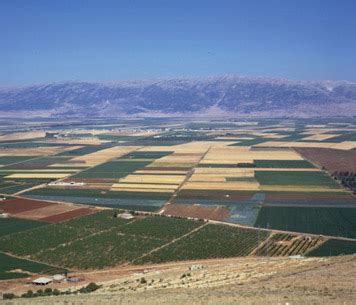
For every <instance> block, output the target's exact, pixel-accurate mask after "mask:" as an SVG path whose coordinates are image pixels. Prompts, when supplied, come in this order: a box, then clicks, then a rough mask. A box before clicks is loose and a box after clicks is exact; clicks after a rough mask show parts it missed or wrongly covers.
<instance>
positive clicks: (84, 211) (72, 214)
mask: <svg viewBox="0 0 356 305" xmlns="http://www.w3.org/2000/svg"><path fill="white" fill-rule="evenodd" d="M95 212H97V210H96V209H94V208H79V209H76V210H72V211H68V212H64V213H61V214H57V215H52V216H49V217H45V218H41V220H43V221H48V222H52V223H57V222H61V221H64V220H68V219H72V218H76V217H80V216H85V215H89V214H93V213H95Z"/></svg>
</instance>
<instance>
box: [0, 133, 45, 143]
mask: <svg viewBox="0 0 356 305" xmlns="http://www.w3.org/2000/svg"><path fill="white" fill-rule="evenodd" d="M45 135H46V133H45V132H44V131H28V132H11V133H6V134H0V141H14V140H29V139H36V138H43V137H44V136H45Z"/></svg>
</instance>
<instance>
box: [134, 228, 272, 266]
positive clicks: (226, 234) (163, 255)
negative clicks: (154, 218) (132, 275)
mask: <svg viewBox="0 0 356 305" xmlns="http://www.w3.org/2000/svg"><path fill="white" fill-rule="evenodd" d="M268 235H269V233H266V232H264V231H261V232H259V231H257V230H250V229H241V228H238V227H230V226H225V225H214V224H209V225H207V226H205V227H203V228H202V229H200V230H198V231H197V232H195V233H193V234H191V235H189V236H187V237H185V238H183V239H180V240H178V241H177V242H175V243H173V244H171V245H169V246H167V247H164V248H162V249H160V250H158V251H156V252H154V253H152V254H151V255H148V256H146V257H144V258H142V259H140V260H138V261H136V262H135V263H138V264H144V263H162V262H167V261H180V260H192V259H203V258H224V257H234V256H247V255H249V254H250V253H251V252H252V251H253V249H254V248H255V247H256V246H257V245H258V244H259V243H260V242H262V241H264V240H265V239H266V238H267V237H268Z"/></svg>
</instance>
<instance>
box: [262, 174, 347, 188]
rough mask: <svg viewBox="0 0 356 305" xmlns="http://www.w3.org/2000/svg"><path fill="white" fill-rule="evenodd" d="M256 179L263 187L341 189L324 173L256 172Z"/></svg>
mask: <svg viewBox="0 0 356 305" xmlns="http://www.w3.org/2000/svg"><path fill="white" fill-rule="evenodd" d="M255 177H256V179H257V180H258V182H259V183H260V184H262V185H299V186H300V185H307V186H311V185H312V186H322V187H328V188H335V187H336V188H338V187H340V186H339V185H338V184H337V183H336V182H335V181H334V180H332V179H331V178H330V177H329V176H328V175H327V174H325V173H324V172H296V171H290V172H289V171H283V172H278V171H256V173H255Z"/></svg>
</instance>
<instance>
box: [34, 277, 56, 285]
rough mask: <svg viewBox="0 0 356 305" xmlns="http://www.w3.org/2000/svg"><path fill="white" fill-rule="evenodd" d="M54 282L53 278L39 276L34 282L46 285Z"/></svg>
mask: <svg viewBox="0 0 356 305" xmlns="http://www.w3.org/2000/svg"><path fill="white" fill-rule="evenodd" d="M52 282H53V280H52V279H50V278H48V277H39V278H38V279H35V280H33V281H32V284H34V285H42V286H45V285H48V284H50V283H52Z"/></svg>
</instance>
